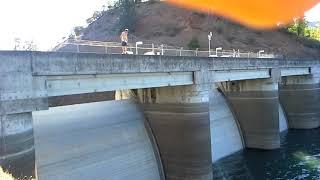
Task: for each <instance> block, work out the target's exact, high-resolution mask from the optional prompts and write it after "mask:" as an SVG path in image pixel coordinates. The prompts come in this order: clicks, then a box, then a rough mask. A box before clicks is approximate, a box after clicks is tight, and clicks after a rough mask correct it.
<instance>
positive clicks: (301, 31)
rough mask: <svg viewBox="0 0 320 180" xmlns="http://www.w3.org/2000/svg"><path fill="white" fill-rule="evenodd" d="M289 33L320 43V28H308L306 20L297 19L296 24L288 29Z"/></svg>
mask: <svg viewBox="0 0 320 180" xmlns="http://www.w3.org/2000/svg"><path fill="white" fill-rule="evenodd" d="M288 31H289V32H290V33H293V34H295V35H297V36H298V37H307V38H310V39H315V40H319V41H320V26H317V27H310V26H308V22H307V20H306V18H300V19H296V20H295V21H294V23H293V24H292V25H290V26H289V27H288Z"/></svg>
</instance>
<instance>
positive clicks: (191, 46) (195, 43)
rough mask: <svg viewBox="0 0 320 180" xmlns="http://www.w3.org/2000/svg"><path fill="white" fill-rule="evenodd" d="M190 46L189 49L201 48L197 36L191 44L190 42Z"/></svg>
mask: <svg viewBox="0 0 320 180" xmlns="http://www.w3.org/2000/svg"><path fill="white" fill-rule="evenodd" d="M188 47H189V49H197V48H200V45H199V41H198V39H197V38H196V37H193V38H192V39H191V40H190V42H189V44H188Z"/></svg>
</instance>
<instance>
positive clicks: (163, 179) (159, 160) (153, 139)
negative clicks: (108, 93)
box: [132, 93, 166, 180]
mask: <svg viewBox="0 0 320 180" xmlns="http://www.w3.org/2000/svg"><path fill="white" fill-rule="evenodd" d="M132 94H134V93H132ZM133 101H134V102H135V103H137V104H138V108H139V109H140V111H141V112H144V111H143V109H142V108H141V104H140V103H139V102H138V99H137V96H134V100H133ZM143 114H144V113H143ZM143 121H144V126H145V128H146V131H147V135H148V136H149V139H150V142H151V145H152V149H153V153H154V156H155V158H156V161H157V165H158V171H159V176H160V180H166V175H165V170H164V168H163V163H162V156H161V152H160V150H159V145H158V142H157V139H156V137H155V136H154V132H153V130H152V128H151V125H150V122H149V120H148V118H147V117H146V116H145V115H144V120H143Z"/></svg>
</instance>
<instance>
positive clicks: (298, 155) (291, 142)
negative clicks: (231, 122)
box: [213, 129, 320, 180]
mask: <svg viewBox="0 0 320 180" xmlns="http://www.w3.org/2000/svg"><path fill="white" fill-rule="evenodd" d="M319 135H320V129H314V130H289V131H287V132H284V133H282V134H281V148H280V149H278V150H272V151H262V150H254V149H246V150H243V151H240V152H238V153H235V154H233V155H231V156H228V157H226V158H223V159H221V160H220V161H218V162H217V163H215V164H214V165H213V169H214V173H213V175H214V179H226V180H229V179H255V180H263V179H292V180H297V179H320V136H319Z"/></svg>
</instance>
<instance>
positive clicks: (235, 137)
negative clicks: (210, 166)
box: [210, 88, 245, 162]
mask: <svg viewBox="0 0 320 180" xmlns="http://www.w3.org/2000/svg"><path fill="white" fill-rule="evenodd" d="M212 95H213V97H212V100H211V101H210V132H211V147H212V149H211V151H212V162H216V161H218V160H219V159H221V158H223V157H225V156H228V155H231V154H233V153H235V152H237V151H239V150H242V149H243V148H244V147H245V145H244V144H245V143H244V138H243V136H242V131H241V127H240V124H239V123H238V122H237V120H236V118H235V116H234V114H233V112H232V109H231V108H230V106H229V103H228V100H227V98H226V97H225V95H224V94H223V92H222V90H221V89H215V88H213V94H212Z"/></svg>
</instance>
